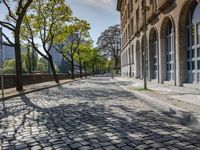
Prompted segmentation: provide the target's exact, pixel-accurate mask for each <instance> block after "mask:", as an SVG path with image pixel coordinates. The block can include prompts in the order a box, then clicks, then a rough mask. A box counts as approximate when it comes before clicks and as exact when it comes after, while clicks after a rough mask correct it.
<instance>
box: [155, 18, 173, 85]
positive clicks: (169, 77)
mask: <svg viewBox="0 0 200 150" xmlns="http://www.w3.org/2000/svg"><path fill="white" fill-rule="evenodd" d="M174 29H175V27H174V22H173V18H172V17H171V16H169V17H165V18H164V20H163V22H162V26H161V31H160V34H161V36H160V37H161V49H160V66H159V67H160V82H161V83H163V81H170V82H174V83H175V81H176V80H175V67H176V66H175V56H174V55H175V45H174V41H175V30H174Z"/></svg>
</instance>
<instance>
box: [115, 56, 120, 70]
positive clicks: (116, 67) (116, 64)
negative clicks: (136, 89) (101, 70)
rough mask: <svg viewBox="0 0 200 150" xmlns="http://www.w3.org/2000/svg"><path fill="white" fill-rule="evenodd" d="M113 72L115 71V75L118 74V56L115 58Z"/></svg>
mask: <svg viewBox="0 0 200 150" xmlns="http://www.w3.org/2000/svg"><path fill="white" fill-rule="evenodd" d="M115 70H116V74H118V73H119V69H118V56H116V57H115Z"/></svg>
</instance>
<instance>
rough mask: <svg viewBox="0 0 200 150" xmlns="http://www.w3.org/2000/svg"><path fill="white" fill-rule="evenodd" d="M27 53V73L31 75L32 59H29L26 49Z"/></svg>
mask: <svg viewBox="0 0 200 150" xmlns="http://www.w3.org/2000/svg"><path fill="white" fill-rule="evenodd" d="M27 51H28V62H27V63H28V73H30V74H31V72H32V69H31V67H32V58H31V56H30V49H29V48H28V49H27Z"/></svg>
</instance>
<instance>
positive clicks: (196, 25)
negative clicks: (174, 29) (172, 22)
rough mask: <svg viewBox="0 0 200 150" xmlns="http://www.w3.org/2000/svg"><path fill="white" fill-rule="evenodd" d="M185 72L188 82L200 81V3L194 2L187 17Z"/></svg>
mask: <svg viewBox="0 0 200 150" xmlns="http://www.w3.org/2000/svg"><path fill="white" fill-rule="evenodd" d="M186 30H187V47H188V48H187V73H188V79H187V80H188V82H191V83H199V82H200V5H198V4H197V2H195V3H194V4H193V5H192V6H191V7H190V10H189V12H188V19H187V28H186Z"/></svg>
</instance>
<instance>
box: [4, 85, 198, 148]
mask: <svg viewBox="0 0 200 150" xmlns="http://www.w3.org/2000/svg"><path fill="white" fill-rule="evenodd" d="M59 88H61V89H59V92H55V93H53V95H48V96H49V97H50V101H48V100H46V98H43V97H42V96H41V95H42V94H45V92H46V91H45V90H44V91H41V92H38V94H37V96H38V97H37V96H32V95H30V94H29V95H23V96H21V97H20V98H19V99H18V100H17V99H16V101H14V102H15V103H14V104H13V105H12V107H13V108H12V107H11V108H7V111H8V112H9V114H10V115H7V117H10V116H16V117H18V116H19V117H18V118H19V120H20V122H19V123H18V124H17V125H15V126H14V127H13V124H12V123H11V124H10V123H9V122H8V121H9V119H7V118H1V122H0V126H1V127H3V128H4V129H6V130H4V132H3V133H2V134H0V141H7V142H9V147H10V148H13V149H14V148H16V147H23V146H25V145H26V146H28V147H33V146H39V148H40V149H42V148H45V147H46V148H47V147H49V146H50V147H53V148H54V149H84V148H85V149H97V148H105V149H109V150H110V149H124V150H128V149H159V148H168V149H187V150H188V149H199V147H200V145H199V141H200V132H199V131H194V130H192V129H191V128H188V127H187V126H186V125H182V124H180V122H179V121H178V120H176V119H173V118H169V117H167V116H166V115H164V114H162V113H159V112H157V111H154V110H153V109H150V108H147V109H142V108H139V109H138V108H137V105H138V100H136V99H134V97H133V96H132V94H131V95H130V93H128V92H126V91H121V92H120V93H119V91H120V90H112V92H111V95H109V94H110V93H106V91H105V90H104V91H103V90H101V89H99V90H97V89H94V90H93V91H91V92H88V90H86V89H87V88H88V87H84V88H81V89H82V90H81V92H80V91H79V90H78V89H77V90H76V88H74V89H73V90H74V91H73V93H72V91H70V88H69V87H59ZM104 88H106V87H104ZM68 90H69V91H70V92H69V93H67V95H69V98H70V99H71V97H72V96H73V95H77V100H78V102H77V103H73V101H72V103H67V104H66V103H64V101H67V100H68V99H67V98H68V97H67V98H66V97H65V98H66V99H65V98H63V99H60V95H62V94H64V93H65V92H67V91H68ZM90 90H91V89H89V91H90ZM43 92H44V93H43ZM62 92H63V93H62ZM93 92H94V96H93V98H92V97H90V96H88V95H92V94H93ZM95 92H96V93H99V92H100V93H101V92H105V93H106V96H105V97H102V99H101V98H100V99H98V98H96V97H99V95H98V94H95ZM55 94H57V97H56V96H55ZM115 94H116V95H117V96H119V98H118V99H119V100H118V101H122V102H123V100H124V102H125V101H127V100H128V101H131V102H132V103H135V105H136V106H135V107H129V105H128V104H127V105H125V104H124V105H123V103H122V104H121V105H119V104H117V103H119V102H117V99H116V95H115ZM67 95H65V96H67ZM39 97H40V98H39ZM51 98H52V99H51ZM105 98H106V99H105ZM124 98H125V99H124ZM84 99H85V100H87V101H84ZM103 99H104V101H102V100H103ZM71 100H72V99H71ZM41 101H46V102H45V103H42V102H41ZM100 101H101V103H100ZM10 102H11V101H10ZM54 102H55V103H56V106H53V105H50V104H51V103H52V104H54ZM41 103H42V104H41ZM106 103H108V105H107V104H106ZM48 104H49V105H48ZM15 105H18V106H19V108H17V111H15V110H14V106H15ZM138 107H141V106H138ZM4 119H5V120H7V121H5V120H4ZM13 119H14V120H15V119H16V118H13ZM1 129H2V128H1ZM11 129H14V132H13V133H12V134H11V133H9V134H8V132H7V131H10V130H11ZM1 132H2V131H1V130H0V133H1Z"/></svg>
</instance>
